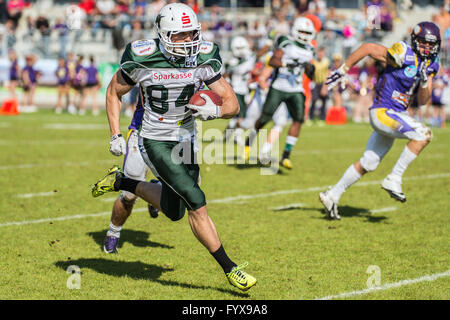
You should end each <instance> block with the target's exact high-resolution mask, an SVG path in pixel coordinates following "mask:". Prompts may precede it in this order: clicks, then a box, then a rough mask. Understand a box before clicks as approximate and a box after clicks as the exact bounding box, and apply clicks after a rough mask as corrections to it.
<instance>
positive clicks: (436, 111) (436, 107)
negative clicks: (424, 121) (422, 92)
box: [430, 68, 449, 128]
mask: <svg viewBox="0 0 450 320" xmlns="http://www.w3.org/2000/svg"><path fill="white" fill-rule="evenodd" d="M448 84H449V79H448V77H447V75H446V74H445V73H444V68H442V69H441V70H440V71H439V73H438V74H437V75H436V76H435V77H434V78H433V91H432V92H431V106H432V108H433V110H432V114H433V115H432V120H431V121H430V124H432V125H435V126H436V127H441V128H445V127H446V124H445V120H446V115H445V103H444V101H443V100H442V99H443V96H444V90H445V88H446V87H447V86H448Z"/></svg>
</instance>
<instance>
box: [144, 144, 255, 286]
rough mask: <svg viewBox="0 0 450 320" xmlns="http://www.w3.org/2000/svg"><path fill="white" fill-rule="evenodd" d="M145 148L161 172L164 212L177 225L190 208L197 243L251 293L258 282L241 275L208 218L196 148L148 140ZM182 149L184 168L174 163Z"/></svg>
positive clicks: (226, 272)
mask: <svg viewBox="0 0 450 320" xmlns="http://www.w3.org/2000/svg"><path fill="white" fill-rule="evenodd" d="M144 146H145V151H146V155H147V157H148V158H147V159H148V160H149V161H150V162H151V166H150V168H152V170H155V171H156V172H157V175H158V177H159V179H160V180H161V182H162V184H163V189H162V194H161V210H162V211H163V212H164V214H165V215H167V216H168V217H169V218H170V219H171V220H173V221H177V220H180V219H181V218H182V217H183V216H184V213H185V210H186V208H187V210H188V216H189V218H188V220H189V224H190V226H191V229H192V232H193V234H194V235H195V237H196V238H197V240H198V241H199V242H200V243H201V244H202V245H203V246H204V247H205V248H206V249H207V250H208V251H209V252H210V253H211V254H212V256H213V257H214V258H215V259H216V261H217V262H218V263H219V264H220V265H221V267H222V268H223V270H224V272H225V274H226V275H227V277H228V280H229V281H230V283H231V284H233V285H235V286H236V287H238V288H240V289H242V290H248V289H249V288H250V287H251V286H253V285H254V284H255V282H256V279H254V278H253V277H251V276H250V275H248V274H246V273H245V272H243V271H241V270H240V268H239V267H237V266H236V264H235V263H234V262H233V261H231V259H230V258H229V257H228V255H227V254H226V253H225V250H224V248H223V246H222V244H221V242H220V239H219V236H218V233H217V230H216V227H215V225H214V223H213V221H212V220H211V218H210V217H209V215H208V212H207V209H206V198H205V194H204V193H203V191H202V190H201V189H200V186H199V184H198V181H199V174H200V168H199V167H198V164H197V163H196V161H195V151H194V148H193V144H192V143H191V142H190V141H187V142H184V143H181V144H179V143H176V142H163V141H155V140H150V139H144ZM178 146H181V147H182V148H181V150H182V151H181V150H180V151H181V152H180V153H179V154H178V155H179V156H180V157H181V158H180V159H179V160H182V163H181V164H175V163H174V159H173V149H174V148H175V147H178ZM144 159H146V158H145V157H144ZM139 186H141V184H140V185H139ZM233 268H235V269H234V270H233ZM236 279H237V280H236ZM239 280H242V281H243V282H239Z"/></svg>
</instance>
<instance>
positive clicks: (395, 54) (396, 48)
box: [388, 41, 408, 67]
mask: <svg viewBox="0 0 450 320" xmlns="http://www.w3.org/2000/svg"><path fill="white" fill-rule="evenodd" d="M407 51H408V45H407V44H406V43H404V42H403V41H399V42H396V43H394V44H393V45H392V47H390V48H389V49H388V52H389V54H390V55H391V56H392V58H394V61H395V64H396V65H397V66H398V67H401V66H402V65H403V62H404V60H405V56H406V52H407Z"/></svg>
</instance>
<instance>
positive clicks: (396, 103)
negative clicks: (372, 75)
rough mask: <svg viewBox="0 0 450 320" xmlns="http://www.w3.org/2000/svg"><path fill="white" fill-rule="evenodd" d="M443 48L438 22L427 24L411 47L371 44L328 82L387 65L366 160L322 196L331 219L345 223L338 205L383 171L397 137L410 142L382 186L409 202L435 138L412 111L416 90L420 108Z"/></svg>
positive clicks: (374, 109)
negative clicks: (366, 65) (369, 61)
mask: <svg viewBox="0 0 450 320" xmlns="http://www.w3.org/2000/svg"><path fill="white" fill-rule="evenodd" d="M440 46H441V36H440V30H439V27H437V26H436V25H435V24H434V23H432V22H421V23H419V24H417V25H416V26H415V27H414V29H413V32H412V34H411V45H408V44H406V43H405V42H403V41H400V42H397V43H395V44H394V45H393V46H392V47H391V48H389V49H388V48H386V47H384V46H382V45H378V44H374V43H365V44H363V45H362V46H360V47H359V48H358V49H357V50H356V51H354V52H353V53H352V54H351V55H350V56H349V57H348V58H347V60H346V61H345V63H344V64H343V65H342V66H341V67H340V68H339V69H338V70H336V71H335V72H334V73H333V74H331V76H330V77H329V78H328V80H327V84H328V85H329V87H330V88H332V87H333V86H335V85H337V84H338V83H339V82H341V81H343V79H344V78H345V74H346V73H347V71H348V70H349V69H350V68H351V67H352V66H354V65H355V64H356V63H358V62H359V61H360V60H362V59H363V58H365V57H367V56H370V57H372V58H374V59H376V60H379V61H382V62H386V63H387V67H386V69H385V71H384V73H383V74H382V75H381V77H380V78H379V79H378V82H377V86H376V95H375V99H374V103H373V105H372V107H371V109H370V121H371V124H372V127H373V128H374V131H373V132H372V135H371V136H370V138H369V141H368V142H367V146H366V151H365V152H364V154H363V156H362V158H361V159H360V160H358V161H357V162H356V163H354V164H352V165H351V166H350V167H349V168H348V169H347V170H346V171H345V173H344V175H343V176H342V178H341V179H340V180H339V182H338V183H337V184H336V185H334V186H333V187H331V188H330V189H329V190H327V191H325V192H321V193H320V195H319V198H320V201H321V202H322V204H323V205H324V207H325V210H326V212H327V214H328V217H329V218H330V219H340V216H339V213H338V202H339V199H340V198H341V196H342V194H343V193H344V192H345V191H346V190H347V189H348V188H349V187H350V186H351V185H353V184H354V183H356V182H357V181H358V180H359V179H361V177H362V176H363V175H364V174H366V173H367V172H370V171H373V170H375V169H376V168H377V167H378V165H379V164H380V162H381V160H382V159H383V157H384V156H385V155H386V153H387V152H388V151H389V150H390V149H391V147H392V145H393V143H394V141H395V139H397V138H403V139H408V140H409V142H408V143H407V145H406V146H405V148H404V149H403V152H402V154H401V155H400V158H399V159H398V161H397V163H396V164H395V166H394V168H393V169H392V171H391V173H390V174H389V175H388V176H387V177H386V178H385V179H384V180H383V182H382V183H381V187H382V188H383V189H384V190H386V191H387V192H388V193H389V195H390V196H391V197H392V198H394V199H396V200H398V201H401V202H405V201H406V196H405V195H404V193H403V191H402V176H403V174H404V172H405V170H406V169H407V168H408V166H409V165H410V164H411V162H412V161H413V160H414V159H415V158H416V157H417V156H418V155H419V153H420V152H421V151H422V150H423V149H424V148H425V147H426V146H427V145H428V143H429V142H430V141H431V139H432V132H431V130H430V129H429V128H427V127H426V126H424V125H423V124H422V123H420V122H418V121H416V120H415V119H413V118H412V117H411V116H410V115H409V114H408V112H407V111H406V110H407V108H408V105H409V103H410V100H411V96H412V94H413V92H414V89H415V88H416V87H418V92H417V98H418V102H419V105H421V104H424V103H426V102H427V101H428V99H429V98H430V96H431V91H432V81H433V77H434V76H435V75H436V74H437V72H438V71H439V67H440V66H439V58H438V54H439V51H440Z"/></svg>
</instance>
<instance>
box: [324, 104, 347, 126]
mask: <svg viewBox="0 0 450 320" xmlns="http://www.w3.org/2000/svg"><path fill="white" fill-rule="evenodd" d="M325 122H326V123H327V124H345V123H346V122H347V111H346V110H345V108H344V107H338V106H332V107H331V108H330V109H328V111H327V116H326V118H325Z"/></svg>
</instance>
